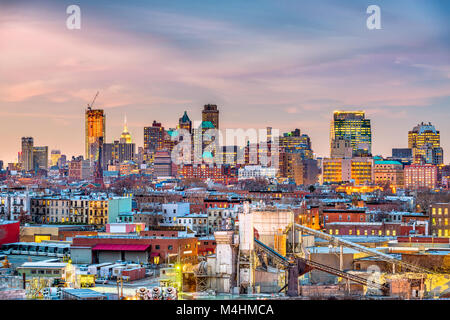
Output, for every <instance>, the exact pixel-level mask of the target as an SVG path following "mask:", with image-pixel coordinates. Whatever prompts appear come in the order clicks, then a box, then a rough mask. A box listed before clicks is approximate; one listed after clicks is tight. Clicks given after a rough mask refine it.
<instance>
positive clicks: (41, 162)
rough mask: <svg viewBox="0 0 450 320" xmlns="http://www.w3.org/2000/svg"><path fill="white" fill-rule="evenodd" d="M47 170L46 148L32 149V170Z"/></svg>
mask: <svg viewBox="0 0 450 320" xmlns="http://www.w3.org/2000/svg"><path fill="white" fill-rule="evenodd" d="M47 169H48V147H47V146H45V147H33V170H35V171H37V170H47Z"/></svg>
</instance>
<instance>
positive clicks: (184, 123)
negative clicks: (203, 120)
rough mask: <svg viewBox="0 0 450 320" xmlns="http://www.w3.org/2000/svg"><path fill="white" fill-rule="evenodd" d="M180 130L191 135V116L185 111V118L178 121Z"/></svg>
mask: <svg viewBox="0 0 450 320" xmlns="http://www.w3.org/2000/svg"><path fill="white" fill-rule="evenodd" d="M178 128H179V129H185V130H187V131H188V132H189V133H190V132H191V131H192V121H191V119H189V116H188V115H187V112H186V111H185V112H184V114H183V116H182V117H181V118H180V119H179V121H178Z"/></svg>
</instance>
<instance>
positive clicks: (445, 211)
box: [431, 208, 448, 215]
mask: <svg viewBox="0 0 450 320" xmlns="http://www.w3.org/2000/svg"><path fill="white" fill-rule="evenodd" d="M437 213H438V214H442V208H438V210H437ZM431 214H432V215H435V214H436V208H433V209H432V210H431ZM444 214H445V215H448V208H444Z"/></svg>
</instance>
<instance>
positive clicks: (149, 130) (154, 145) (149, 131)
mask: <svg viewBox="0 0 450 320" xmlns="http://www.w3.org/2000/svg"><path fill="white" fill-rule="evenodd" d="M163 148H164V127H163V126H161V123H159V122H156V121H153V124H152V126H151V127H144V150H145V151H146V152H156V151H160V150H162V149H163Z"/></svg>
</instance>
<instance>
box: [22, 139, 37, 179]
mask: <svg viewBox="0 0 450 320" xmlns="http://www.w3.org/2000/svg"><path fill="white" fill-rule="evenodd" d="M33 144H34V142H33V138H32V137H23V138H22V155H21V161H20V162H21V163H22V169H23V170H25V171H30V170H33Z"/></svg>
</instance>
